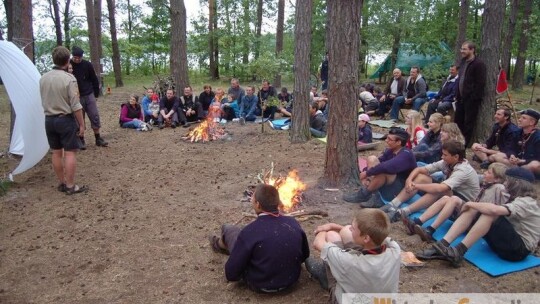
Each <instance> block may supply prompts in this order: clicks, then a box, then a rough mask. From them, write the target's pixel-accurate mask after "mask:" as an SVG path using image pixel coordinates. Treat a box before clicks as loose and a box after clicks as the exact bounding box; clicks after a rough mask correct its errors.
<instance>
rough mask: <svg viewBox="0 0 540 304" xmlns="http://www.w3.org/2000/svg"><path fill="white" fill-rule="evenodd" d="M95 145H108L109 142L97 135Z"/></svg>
mask: <svg viewBox="0 0 540 304" xmlns="http://www.w3.org/2000/svg"><path fill="white" fill-rule="evenodd" d="M96 146H98V147H107V146H109V143H108V142H106V141H105V140H104V139H103V138H101V137H98V138H96Z"/></svg>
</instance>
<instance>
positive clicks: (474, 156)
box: [472, 155, 482, 163]
mask: <svg viewBox="0 0 540 304" xmlns="http://www.w3.org/2000/svg"><path fill="white" fill-rule="evenodd" d="M472 160H473V161H475V162H479V163H481V162H482V160H481V159H480V157H478V156H476V155H473V157H472Z"/></svg>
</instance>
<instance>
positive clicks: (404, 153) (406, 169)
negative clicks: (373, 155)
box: [366, 147, 416, 179]
mask: <svg viewBox="0 0 540 304" xmlns="http://www.w3.org/2000/svg"><path fill="white" fill-rule="evenodd" d="M379 161H380V162H381V163H380V164H378V165H377V166H375V167H371V168H369V169H368V170H367V171H366V174H367V176H373V175H377V174H396V175H397V176H398V177H400V178H404V179H406V178H407V177H408V176H409V174H411V172H412V170H414V168H416V159H415V158H414V154H413V153H412V152H411V150H409V149H408V148H405V147H404V148H402V149H401V150H399V151H398V153H397V154H394V153H393V152H392V150H390V149H386V150H384V152H383V154H382V155H381V156H380V157H379Z"/></svg>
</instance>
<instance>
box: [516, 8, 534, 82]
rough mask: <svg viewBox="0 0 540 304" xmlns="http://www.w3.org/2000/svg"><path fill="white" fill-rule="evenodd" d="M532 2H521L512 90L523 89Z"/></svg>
mask: <svg viewBox="0 0 540 304" xmlns="http://www.w3.org/2000/svg"><path fill="white" fill-rule="evenodd" d="M532 4H533V0H524V1H523V16H522V18H521V33H520V35H519V47H518V53H517V58H516V66H515V67H514V75H513V76H512V89H513V90H521V89H522V88H523V78H524V77H525V59H526V56H527V48H528V46H529V35H530V34H531V24H530V18H531V12H532Z"/></svg>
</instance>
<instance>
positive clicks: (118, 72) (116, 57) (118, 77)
mask: <svg viewBox="0 0 540 304" xmlns="http://www.w3.org/2000/svg"><path fill="white" fill-rule="evenodd" d="M115 2H116V1H115V0H107V9H108V10H109V26H110V28H111V29H110V30H111V44H112V51H113V55H112V63H113V71H114V80H115V82H116V87H117V88H118V87H123V86H124V82H123V81H122V67H121V65H120V49H119V48H118V39H117V37H116V19H115V18H116V16H115V6H116V3H115Z"/></svg>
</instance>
